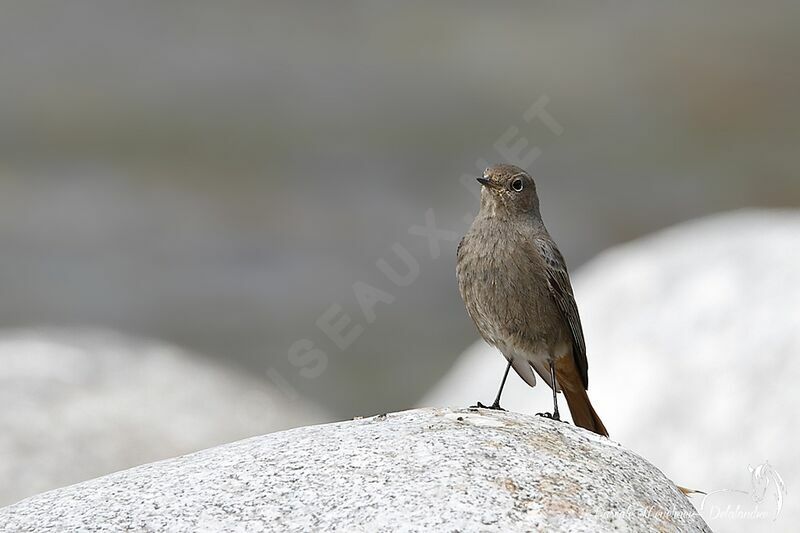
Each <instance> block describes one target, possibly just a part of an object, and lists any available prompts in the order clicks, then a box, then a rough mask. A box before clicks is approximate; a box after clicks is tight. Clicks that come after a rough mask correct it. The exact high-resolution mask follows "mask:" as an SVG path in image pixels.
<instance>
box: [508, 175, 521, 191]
mask: <svg viewBox="0 0 800 533" xmlns="http://www.w3.org/2000/svg"><path fill="white" fill-rule="evenodd" d="M522 187H523V184H522V180H521V179H519V178H517V179H515V180H514V181H512V182H511V188H512V189H514V190H515V191H517V192H520V191H521V190H522Z"/></svg>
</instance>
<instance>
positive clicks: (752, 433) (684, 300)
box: [421, 210, 800, 532]
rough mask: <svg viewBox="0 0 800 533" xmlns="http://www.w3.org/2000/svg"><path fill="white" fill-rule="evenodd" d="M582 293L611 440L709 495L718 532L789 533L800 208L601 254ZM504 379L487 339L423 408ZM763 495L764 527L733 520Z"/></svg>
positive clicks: (512, 381) (525, 395)
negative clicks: (763, 532)
mask: <svg viewBox="0 0 800 533" xmlns="http://www.w3.org/2000/svg"><path fill="white" fill-rule="evenodd" d="M573 284H574V288H575V296H576V300H577V302H578V306H579V309H580V312H581V317H582V321H583V328H584V332H585V336H586V345H587V349H588V357H589V395H590V397H591V399H592V403H593V404H594V406H595V407H596V408H597V411H598V413H600V416H601V418H602V419H603V421H604V422H605V424H606V427H607V428H608V430H609V433H610V434H611V438H612V439H614V440H616V441H618V442H620V443H621V444H623V445H624V446H626V447H628V448H629V449H632V450H634V451H636V452H638V453H640V454H641V455H642V456H643V457H645V458H647V459H648V460H649V461H651V462H652V463H653V464H655V465H656V466H658V467H659V468H661V469H662V470H663V471H664V473H665V474H667V476H668V477H669V478H670V479H672V480H674V481H675V482H676V483H679V484H681V485H685V486H688V487H692V488H697V489H701V490H704V491H707V492H709V493H710V494H709V496H708V498H707V499H706V500H705V502H704V501H703V498H702V497H700V496H695V497H693V501H694V503H695V504H696V506H697V507H701V505H702V506H703V509H701V514H702V515H703V517H704V518H705V520H706V521H707V522H708V524H709V525H710V526H711V528H712V529H714V530H715V531H717V530H719V531H754V530H758V531H787V532H788V531H794V530H795V529H796V524H797V520H798V519H800V505H798V502H797V500H796V499H791V498H787V497H786V494H785V493H783V491H782V488H781V484H784V485H783V488H785V487H787V486H789V485H791V484H792V482H793V481H794V480H797V479H800V467H799V465H798V463H797V461H796V456H797V449H796V445H795V443H797V442H798V439H800V429H799V428H800V414H798V411H797V409H796V408H795V406H796V405H797V402H798V398H799V397H800V396H798V394H799V393H798V391H800V389H798V387H797V382H796V381H797V379H798V376H800V357H798V354H800V305H798V302H800V211H797V210H761V211H759V210H752V211H739V212H734V213H729V214H724V215H719V216H715V217H711V218H706V219H703V220H699V221H694V222H689V223H685V224H682V225H679V226H676V227H674V228H670V229H669V230H666V231H663V232H660V233H657V234H656V235H653V236H650V237H646V238H643V239H639V240H637V241H634V242H632V243H630V244H626V245H622V246H619V247H615V248H612V249H611V250H609V251H607V252H604V253H603V254H601V255H600V256H599V257H598V258H596V259H594V260H593V261H591V262H590V263H589V264H588V265H586V266H585V267H583V268H582V269H580V271H579V272H578V273H576V275H575V276H573ZM503 368H505V360H504V359H503V358H502V356H501V355H500V354H499V352H497V351H496V350H494V349H493V348H489V347H488V346H487V345H486V344H484V343H483V342H482V341H481V342H479V343H477V344H476V345H475V346H473V347H472V348H470V349H469V350H468V351H467V352H466V353H465V354H464V355H463V356H462V357H461V358H460V359H459V362H458V363H457V364H456V366H455V367H454V368H453V369H452V370H451V371H450V373H449V374H448V375H447V376H446V377H445V378H444V379H443V380H442V381H441V382H440V384H439V385H438V386H437V387H436V388H435V389H434V390H433V391H432V392H431V393H430V394H429V395H428V396H426V398H424V399H423V400H422V402H421V405H434V406H445V405H454V406H464V405H467V404H471V403H475V401H476V400H483V401H484V402H486V401H491V400H492V398H493V397H494V394H495V393H496V390H497V386H498V385H499V383H500V378H501V376H502V372H503ZM550 394H551V393H550V389H549V388H547V386H546V385H543V384H541V382H540V383H539V384H538V385H537V386H536V387H535V388H534V389H531V388H529V387H528V386H527V385H525V384H524V383H523V382H522V380H520V379H518V378H516V377H515V376H514V377H512V378H509V383H508V386H507V387H506V391H505V392H504V396H503V401H502V405H503V406H504V407H506V408H508V409H511V410H514V411H521V412H525V413H534V412H537V411H545V410H548V409H549V408H550V406H551V405H552V403H551V401H552V400H551V399H550V398H551V396H550ZM561 404H562V406H563V407H565V403H564V400H563V397H562V398H561ZM564 411H565V412H566V409H564ZM765 463H768V464H769V465H771V466H770V467H763V468H761V469H758V467H759V466H761V465H764V464H765ZM748 467H751V468H753V469H754V472H753V473H751V471H750V470H749V468H748ZM775 473H777V475H775ZM756 482H757V483H756ZM758 486H760V487H761V489H762V490H761V492H760V493H759V491H758ZM722 489H737V490H743V491H745V494H739V493H731V492H721V493H720V492H718V493H714V491H719V490H722ZM712 493H713V494H712ZM754 496H755V497H759V496H760V497H763V498H764V499H763V501H761V502H759V503H758V507H759V509H760V512H762V513H764V514H765V515H764V516H755V518H752V517H751V518H749V519H748V518H747V517H744V518H742V517H741V516H737V515H735V514H734V515H730V516H729V515H726V514H725V511H726V510H730V509H731V508H732V509H733V510H734V511H735V510H736V509H737V506H738V507H739V508H741V509H742V510H743V511H753V510H754V509H755V507H756V502H754V501H753V497H754ZM779 500H780V504H779ZM729 506H730V507H729ZM781 506H782V509H780V513H779V517H778V519H777V521H775V522H772V518H773V515H774V513H775V512H776V511H778V509H779V508H780V507H781ZM754 520H755V521H754Z"/></svg>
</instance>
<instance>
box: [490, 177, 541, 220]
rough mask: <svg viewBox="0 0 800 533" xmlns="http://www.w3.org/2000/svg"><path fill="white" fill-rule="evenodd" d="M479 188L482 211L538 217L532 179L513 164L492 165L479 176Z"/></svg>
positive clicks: (537, 206)
mask: <svg viewBox="0 0 800 533" xmlns="http://www.w3.org/2000/svg"><path fill="white" fill-rule="evenodd" d="M478 182H480V184H481V185H482V187H481V211H484V210H488V212H489V213H491V214H495V215H530V216H536V217H539V216H540V214H539V196H538V195H537V194H536V183H534V181H533V178H532V177H531V176H530V174H528V173H527V172H525V171H524V170H522V169H521V168H519V167H515V166H514V165H494V166H491V167H489V168H487V169H486V170H485V171H484V172H483V176H482V177H480V178H478Z"/></svg>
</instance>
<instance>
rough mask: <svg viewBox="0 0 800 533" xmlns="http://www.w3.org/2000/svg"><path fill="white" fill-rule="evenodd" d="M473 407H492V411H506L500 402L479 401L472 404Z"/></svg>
mask: <svg viewBox="0 0 800 533" xmlns="http://www.w3.org/2000/svg"><path fill="white" fill-rule="evenodd" d="M470 408H471V409H491V410H492V411H505V409H503V408H502V407H500V403H498V402H494V403H493V404H492V405H483V404H482V403H481V402H478V403H477V404H475V405H470Z"/></svg>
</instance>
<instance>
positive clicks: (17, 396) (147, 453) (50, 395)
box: [0, 330, 330, 506]
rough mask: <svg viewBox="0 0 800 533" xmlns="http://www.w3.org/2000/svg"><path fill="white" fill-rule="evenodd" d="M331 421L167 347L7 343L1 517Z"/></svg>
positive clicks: (36, 340)
mask: <svg viewBox="0 0 800 533" xmlns="http://www.w3.org/2000/svg"><path fill="white" fill-rule="evenodd" d="M326 420H330V418H329V417H328V416H327V415H325V414H324V412H322V411H321V410H319V409H317V408H315V407H313V406H311V405H309V404H307V403H306V402H303V401H300V400H295V401H291V400H290V399H289V398H287V397H285V396H284V395H283V394H281V393H280V391H279V390H278V389H277V388H276V387H273V386H271V385H270V382H269V381H268V380H267V379H266V378H262V379H259V377H258V376H247V375H243V374H242V373H239V372H235V371H234V370H232V369H230V368H227V367H224V366H222V365H220V364H215V363H214V362H212V361H210V360H208V359H207V358H205V357H202V356H200V355H196V354H192V353H189V352H187V351H185V350H182V349H180V348H177V347H175V346H170V345H167V344H164V343H160V342H155V341H152V340H145V339H137V338H132V337H126V336H123V335H119V334H115V333H112V332H107V331H96V330H91V331H87V330H81V331H74V330H41V331H37V330H24V331H5V332H1V333H0V506H1V505H8V504H10V503H14V502H16V501H19V500H21V499H22V498H25V497H28V496H31V495H33V494H36V493H39V492H43V491H45V490H51V489H54V488H57V487H63V486H64V485H70V484H72V483H77V482H80V481H85V480H87V479H92V478H95V477H97V476H102V475H104V474H108V473H111V472H116V471H118V470H122V469H124V468H130V467H132V466H137V465H141V464H144V463H150V462H152V461H158V460H161V459H167V458H169V457H175V456H176V455H181V454H185V453H190V452H194V451H197V450H202V449H204V448H208V447H210V446H216V445H219V444H222V443H225V442H230V441H232V440H237V439H243V438H246V437H251V436H253V435H261V434H263V433H268V432H271V431H277V430H281V429H287V428H290V427H295V426H300V425H306V424H310V423H316V422H321V421H326Z"/></svg>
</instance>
